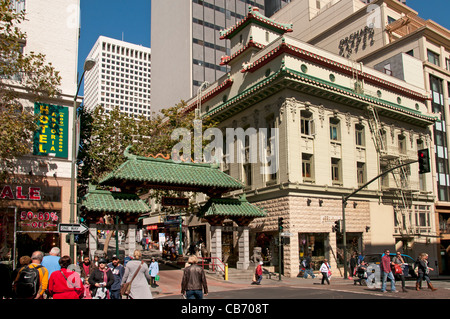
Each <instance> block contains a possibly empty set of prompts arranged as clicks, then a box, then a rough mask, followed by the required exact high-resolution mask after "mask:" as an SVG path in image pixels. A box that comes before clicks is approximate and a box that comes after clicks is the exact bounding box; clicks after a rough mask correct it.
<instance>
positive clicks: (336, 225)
mask: <svg viewBox="0 0 450 319" xmlns="http://www.w3.org/2000/svg"><path fill="white" fill-rule="evenodd" d="M332 230H333V232H335V233H340V232H341V220H337V221H335V222H334V226H333V227H332Z"/></svg>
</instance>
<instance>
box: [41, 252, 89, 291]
mask: <svg viewBox="0 0 450 319" xmlns="http://www.w3.org/2000/svg"><path fill="white" fill-rule="evenodd" d="M59 264H60V265H61V270H58V271H54V272H52V274H51V276H50V280H49V282H48V291H49V293H50V295H51V296H52V297H53V299H81V297H82V296H83V294H84V286H83V282H82V281H81V277H80V275H79V274H78V273H77V272H76V271H72V270H69V269H67V267H68V266H69V265H71V264H72V259H71V258H70V257H69V256H63V257H61V258H60V259H59Z"/></svg>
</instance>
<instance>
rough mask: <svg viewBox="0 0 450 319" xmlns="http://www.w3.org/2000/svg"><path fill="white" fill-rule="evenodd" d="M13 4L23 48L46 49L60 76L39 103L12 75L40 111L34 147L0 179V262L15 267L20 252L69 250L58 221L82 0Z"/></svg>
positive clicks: (62, 214)
mask: <svg viewBox="0 0 450 319" xmlns="http://www.w3.org/2000/svg"><path fill="white" fill-rule="evenodd" d="M11 5H12V7H13V9H15V10H16V11H22V10H25V13H26V15H25V17H26V20H25V21H23V23H22V24H20V25H18V27H19V28H20V30H21V31H23V32H25V33H26V34H27V38H26V41H24V42H23V43H21V46H22V49H23V52H24V53H25V54H28V53H30V52H35V53H42V54H44V55H45V58H46V62H47V63H51V64H52V66H53V67H55V69H56V70H57V71H58V72H59V75H60V76H61V85H60V87H59V89H60V91H61V94H60V96H58V97H56V98H51V99H50V98H42V99H41V100H40V101H38V103H35V102H34V101H33V100H32V97H31V96H30V94H28V93H27V92H26V91H25V90H24V89H23V87H22V86H20V82H19V81H17V79H13V80H12V81H11V85H13V87H15V89H16V90H17V92H19V94H20V98H21V103H22V104H23V106H24V107H25V108H26V109H27V110H29V111H30V112H35V114H40V115H41V116H40V117H39V123H38V125H39V129H38V135H37V137H36V136H35V139H34V144H33V147H34V150H33V152H32V153H31V154H29V155H26V156H23V157H22V158H17V160H16V163H15V168H14V171H13V172H12V174H11V175H9V177H8V179H6V180H2V181H1V182H0V237H1V243H0V262H4V263H6V264H10V265H11V266H13V267H15V266H17V261H18V259H19V258H20V257H21V256H24V255H28V256H31V254H32V252H33V251H35V250H41V251H43V252H44V253H48V252H49V251H50V249H51V248H52V247H53V246H58V247H60V248H61V254H62V255H68V254H69V245H68V244H67V243H66V240H65V234H60V233H59V232H58V225H59V224H60V223H69V220H70V219H69V215H70V213H69V211H70V203H69V202H70V201H69V198H70V190H71V157H72V152H71V149H72V143H71V141H72V125H71V123H72V119H73V114H74V112H73V111H74V110H73V109H74V108H73V104H74V95H75V94H76V89H77V60H78V37H79V34H78V31H79V26H80V24H79V22H80V18H79V12H80V3H79V0H67V1H59V0H46V1H43V0H38V1H26V0H15V1H11ZM55 123H56V124H55ZM55 126H57V129H58V130H59V131H58V132H57V131H56V127H55ZM0 169H2V170H3V163H2V164H1V165H0Z"/></svg>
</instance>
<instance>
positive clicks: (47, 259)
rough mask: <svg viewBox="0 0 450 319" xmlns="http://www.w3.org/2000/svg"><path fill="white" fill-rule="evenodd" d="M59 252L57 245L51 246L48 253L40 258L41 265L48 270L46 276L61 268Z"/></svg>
mask: <svg viewBox="0 0 450 319" xmlns="http://www.w3.org/2000/svg"><path fill="white" fill-rule="evenodd" d="M60 253H61V251H60V249H59V248H58V247H53V248H52V249H51V250H50V253H49V255H47V256H44V258H43V259H42V266H43V267H45V268H46V269H47V270H48V278H50V277H51V276H52V273H53V272H54V271H57V270H60V269H61V266H60V265H59V258H60V257H59V255H60Z"/></svg>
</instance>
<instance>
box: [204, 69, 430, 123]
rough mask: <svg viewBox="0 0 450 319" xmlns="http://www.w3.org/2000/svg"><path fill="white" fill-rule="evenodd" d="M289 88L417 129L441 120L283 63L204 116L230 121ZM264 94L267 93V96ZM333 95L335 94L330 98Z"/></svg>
mask: <svg viewBox="0 0 450 319" xmlns="http://www.w3.org/2000/svg"><path fill="white" fill-rule="evenodd" d="M286 88H290V89H293V90H303V91H306V92H308V90H309V89H308V88H314V89H320V91H321V92H322V95H323V96H324V98H327V99H336V100H338V101H339V102H341V103H346V104H350V105H353V106H355V107H360V108H364V107H367V106H369V105H372V106H376V107H377V108H378V112H379V113H380V114H384V115H386V116H389V117H393V118H397V119H399V120H402V121H410V122H415V123H416V125H420V126H423V127H427V126H429V125H431V124H433V123H434V121H436V120H437V117H435V116H430V115H424V114H422V113H420V112H418V111H415V110H413V109H409V108H406V107H403V106H401V105H398V104H395V103H391V102H389V101H385V100H382V99H380V98H376V97H373V96H369V95H365V94H361V93H356V92H355V91H354V90H351V89H349V88H346V87H343V86H340V85H338V84H335V83H332V82H329V81H325V80H322V79H319V78H316V77H313V76H311V75H307V74H304V73H301V72H299V71H296V70H292V69H289V68H286V67H285V66H284V63H282V66H281V68H280V69H279V70H277V71H276V72H274V73H273V74H271V75H270V76H268V77H266V78H264V79H263V80H261V81H259V82H258V83H256V84H255V85H253V86H251V87H249V88H247V89H245V90H244V91H242V93H240V94H238V95H236V96H233V97H229V99H228V100H227V101H226V102H223V103H221V104H219V105H217V106H216V107H214V108H212V109H211V110H209V111H208V112H205V113H204V115H203V116H205V117H208V116H211V117H215V116H218V115H219V114H222V115H221V116H222V117H225V118H226V117H229V116H231V115H232V114H234V113H236V112H238V111H240V110H241V109H244V108H246V107H248V106H250V105H253V104H255V103H257V102H258V100H260V99H261V100H262V99H264V98H267V96H269V95H272V94H275V93H276V92H278V91H280V90H283V89H286ZM264 90H265V92H263V91H264ZM330 92H331V93H333V94H332V95H330V94H329V93H330ZM258 94H260V95H261V97H260V98H258V96H257V95H258ZM315 94H317V95H321V94H320V93H319V92H318V91H317V90H315ZM248 101H251V102H248Z"/></svg>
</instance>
